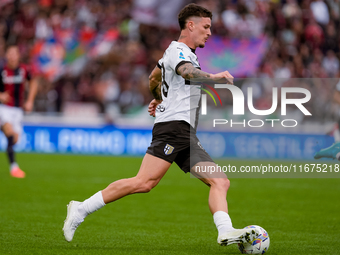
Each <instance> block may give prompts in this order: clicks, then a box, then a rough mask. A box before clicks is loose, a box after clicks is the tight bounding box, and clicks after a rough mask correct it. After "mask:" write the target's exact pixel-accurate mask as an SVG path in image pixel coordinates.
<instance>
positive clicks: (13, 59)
mask: <svg viewBox="0 0 340 255" xmlns="http://www.w3.org/2000/svg"><path fill="white" fill-rule="evenodd" d="M6 59H7V64H8V65H9V66H10V67H13V68H15V67H17V66H18V65H19V61H20V53H19V49H18V47H10V48H8V50H7V52H6Z"/></svg>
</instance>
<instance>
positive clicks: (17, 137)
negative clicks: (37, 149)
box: [13, 133, 19, 144]
mask: <svg viewBox="0 0 340 255" xmlns="http://www.w3.org/2000/svg"><path fill="white" fill-rule="evenodd" d="M18 140H19V135H18V134H16V133H15V134H14V135H13V144H16V143H17V142H18Z"/></svg>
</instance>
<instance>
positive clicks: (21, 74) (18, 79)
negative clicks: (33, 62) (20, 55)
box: [1, 68, 25, 84]
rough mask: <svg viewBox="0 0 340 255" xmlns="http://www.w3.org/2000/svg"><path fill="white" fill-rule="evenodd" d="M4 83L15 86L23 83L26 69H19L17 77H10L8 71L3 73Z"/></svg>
mask: <svg viewBox="0 0 340 255" xmlns="http://www.w3.org/2000/svg"><path fill="white" fill-rule="evenodd" d="M1 75H2V81H3V83H4V84H15V83H23V81H24V76H25V71H24V69H22V68H20V69H19V75H15V76H8V73H7V71H6V70H4V71H2V73H1Z"/></svg>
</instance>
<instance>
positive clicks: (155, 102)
mask: <svg viewBox="0 0 340 255" xmlns="http://www.w3.org/2000/svg"><path fill="white" fill-rule="evenodd" d="M160 103H162V100H156V99H153V100H152V101H151V102H150V104H149V107H148V112H149V115H150V116H152V117H155V116H156V108H157V105H159V104H160Z"/></svg>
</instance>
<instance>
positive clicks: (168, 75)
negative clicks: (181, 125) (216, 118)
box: [155, 41, 201, 129]
mask: <svg viewBox="0 0 340 255" xmlns="http://www.w3.org/2000/svg"><path fill="white" fill-rule="evenodd" d="M185 63H191V64H192V65H193V66H194V67H196V68H199V69H201V68H200V65H199V63H198V59H197V56H196V54H195V53H194V50H192V49H190V48H189V47H188V46H187V45H186V44H184V43H180V42H176V41H173V42H171V44H170V45H169V47H168V48H167V49H166V51H165V52H164V55H163V57H162V58H161V59H160V60H159V61H158V64H157V65H158V67H159V68H161V70H162V99H163V102H162V103H161V104H159V105H158V106H157V109H156V120H155V123H159V122H167V121H175V120H184V121H186V122H188V123H189V124H190V125H191V126H192V127H193V128H194V129H196V127H197V122H198V116H199V108H200V98H201V89H200V87H201V86H200V85H193V84H190V81H186V80H185V79H184V78H183V77H182V76H181V75H179V74H177V69H178V68H179V67H180V66H181V65H182V64H185Z"/></svg>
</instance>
